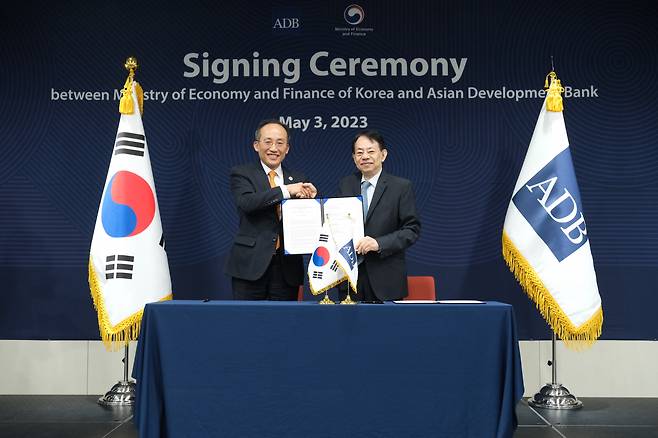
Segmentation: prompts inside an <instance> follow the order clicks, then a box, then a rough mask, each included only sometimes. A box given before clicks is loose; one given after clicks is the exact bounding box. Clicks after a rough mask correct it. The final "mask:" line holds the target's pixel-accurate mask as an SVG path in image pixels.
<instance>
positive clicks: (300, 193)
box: [286, 182, 318, 199]
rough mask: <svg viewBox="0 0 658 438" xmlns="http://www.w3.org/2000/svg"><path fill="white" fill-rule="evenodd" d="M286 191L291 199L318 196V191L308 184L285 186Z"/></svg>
mask: <svg viewBox="0 0 658 438" xmlns="http://www.w3.org/2000/svg"><path fill="white" fill-rule="evenodd" d="M286 189H287V190H288V193H290V196H291V197H293V198H300V199H310V198H315V195H317V194H318V189H316V188H315V186H314V185H313V184H311V183H310V182H300V183H295V184H288V185H286Z"/></svg>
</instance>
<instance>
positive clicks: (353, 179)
mask: <svg viewBox="0 0 658 438" xmlns="http://www.w3.org/2000/svg"><path fill="white" fill-rule="evenodd" d="M387 156H388V150H387V147H386V144H385V143H384V138H383V137H382V135H381V134H380V133H379V132H377V131H374V130H369V131H362V132H360V133H358V134H357V135H356V137H354V140H353V141H352V158H353V159H354V164H356V167H357V169H358V172H356V173H354V174H352V175H349V176H346V177H345V178H343V179H342V180H341V181H340V185H339V192H340V194H341V195H342V196H358V195H362V197H363V209H364V218H365V223H364V228H365V237H363V238H362V239H360V240H359V241H358V242H356V245H355V249H356V252H357V253H358V254H359V255H360V257H359V258H360V259H361V260H362V262H361V263H360V264H359V279H358V282H357V285H358V286H357V299H358V300H360V301H384V300H398V299H401V298H404V297H406V296H407V264H406V261H405V256H404V251H405V250H406V249H407V248H409V247H410V246H411V245H413V243H414V242H415V241H416V240H417V239H418V234H419V233H420V221H419V220H418V216H417V215H416V202H415V200H414V192H413V188H412V186H411V182H410V181H409V180H407V179H404V178H400V177H397V176H394V175H391V174H389V173H387V172H385V171H384V170H383V168H382V165H383V163H384V161H385V160H386V157H387Z"/></svg>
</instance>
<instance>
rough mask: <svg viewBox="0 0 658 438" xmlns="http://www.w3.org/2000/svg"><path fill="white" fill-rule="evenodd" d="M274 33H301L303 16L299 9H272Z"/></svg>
mask: <svg viewBox="0 0 658 438" xmlns="http://www.w3.org/2000/svg"><path fill="white" fill-rule="evenodd" d="M271 27H272V33H274V34H282V33H299V32H300V30H301V28H302V14H301V12H300V11H299V9H297V8H272V26H271Z"/></svg>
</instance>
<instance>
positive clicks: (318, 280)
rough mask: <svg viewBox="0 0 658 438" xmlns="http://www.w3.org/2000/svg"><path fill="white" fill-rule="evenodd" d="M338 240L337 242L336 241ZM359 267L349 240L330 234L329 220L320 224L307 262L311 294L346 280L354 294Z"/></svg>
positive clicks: (323, 290)
mask: <svg viewBox="0 0 658 438" xmlns="http://www.w3.org/2000/svg"><path fill="white" fill-rule="evenodd" d="M336 239H339V242H337V241H336ZM358 276H359V267H358V264H357V261H356V251H355V250H354V243H353V242H352V239H351V238H341V237H340V236H338V237H337V236H335V235H334V233H332V229H331V225H330V222H329V218H326V219H325V221H324V223H323V224H322V230H321V231H320V234H319V236H318V240H317V243H316V248H315V251H314V252H313V254H312V255H311V259H310V260H309V262H308V281H309V286H310V288H311V293H313V294H314V295H319V294H321V293H322V292H325V291H327V290H328V289H331V288H332V287H334V286H336V285H338V284H340V283H342V282H343V281H345V280H347V281H348V282H349V283H350V287H351V288H352V290H353V291H355V292H356V280H357V278H358Z"/></svg>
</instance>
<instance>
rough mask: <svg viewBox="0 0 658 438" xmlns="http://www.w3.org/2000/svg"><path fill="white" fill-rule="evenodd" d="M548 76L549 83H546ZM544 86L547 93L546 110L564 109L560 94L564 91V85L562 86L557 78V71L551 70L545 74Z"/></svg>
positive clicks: (559, 110) (557, 110)
mask: <svg viewBox="0 0 658 438" xmlns="http://www.w3.org/2000/svg"><path fill="white" fill-rule="evenodd" d="M549 77H550V78H551V83H550V85H549V84H548V78H549ZM544 88H548V95H547V96H546V111H553V112H561V111H562V110H563V109H564V105H563V104H562V96H561V94H562V93H564V87H562V83H561V82H560V80H559V79H558V78H557V73H555V72H554V71H552V72H550V73H549V74H547V75H546V80H545V81H544Z"/></svg>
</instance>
